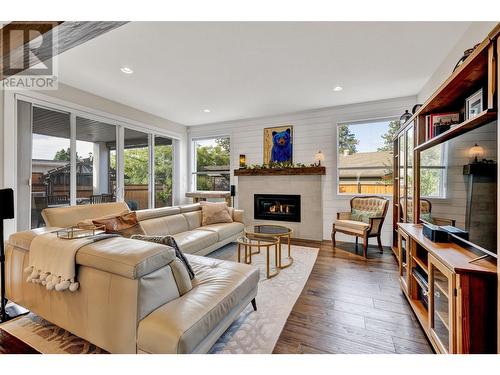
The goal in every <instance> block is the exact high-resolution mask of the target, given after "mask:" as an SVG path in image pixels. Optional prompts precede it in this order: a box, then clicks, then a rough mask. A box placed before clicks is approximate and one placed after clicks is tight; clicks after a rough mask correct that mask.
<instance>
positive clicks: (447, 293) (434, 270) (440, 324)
mask: <svg viewBox="0 0 500 375" xmlns="http://www.w3.org/2000/svg"><path fill="white" fill-rule="evenodd" d="M429 276H430V280H429V289H430V290H429V297H430V299H429V320H430V329H431V337H432V339H433V340H434V342H435V343H436V345H437V346H438V347H439V349H440V350H441V352H442V353H455V339H454V333H455V332H454V331H455V328H454V326H453V323H454V321H455V319H454V314H455V299H454V291H455V274H454V273H453V272H452V271H450V270H449V269H448V268H447V267H446V266H444V265H443V264H441V263H440V262H439V261H438V260H437V259H436V258H434V257H433V256H431V255H430V256H429Z"/></svg>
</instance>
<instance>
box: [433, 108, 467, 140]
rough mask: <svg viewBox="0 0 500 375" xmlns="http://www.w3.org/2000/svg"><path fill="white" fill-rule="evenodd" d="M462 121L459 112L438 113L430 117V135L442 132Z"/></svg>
mask: <svg viewBox="0 0 500 375" xmlns="http://www.w3.org/2000/svg"><path fill="white" fill-rule="evenodd" d="M459 123H460V113H459V112H449V113H436V114H434V115H431V117H430V124H429V125H430V136H431V138H432V137H435V136H436V135H439V134H442V133H444V132H445V131H447V130H449V129H450V128H452V127H453V126H454V125H457V124H459Z"/></svg>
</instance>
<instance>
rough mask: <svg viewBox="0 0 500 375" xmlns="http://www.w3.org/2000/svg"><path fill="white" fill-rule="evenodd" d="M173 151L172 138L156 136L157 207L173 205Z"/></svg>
mask: <svg viewBox="0 0 500 375" xmlns="http://www.w3.org/2000/svg"><path fill="white" fill-rule="evenodd" d="M173 151H174V150H173V145H172V140H171V139H170V138H164V137H158V136H155V140H154V157H155V163H154V165H155V184H154V186H155V193H154V194H155V207H165V206H171V205H172V168H173V166H172V163H173Z"/></svg>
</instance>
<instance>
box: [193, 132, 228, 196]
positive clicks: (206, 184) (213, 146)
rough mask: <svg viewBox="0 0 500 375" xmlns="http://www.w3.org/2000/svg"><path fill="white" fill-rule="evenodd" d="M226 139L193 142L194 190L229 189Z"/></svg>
mask: <svg viewBox="0 0 500 375" xmlns="http://www.w3.org/2000/svg"><path fill="white" fill-rule="evenodd" d="M229 142H230V141H229V138H228V137H218V138H211V139H200V140H195V141H193V150H194V168H195V170H194V171H193V187H194V188H195V190H210V191H228V190H229V189H230V182H229V175H230V169H229V165H230V159H231V155H230V145H229Z"/></svg>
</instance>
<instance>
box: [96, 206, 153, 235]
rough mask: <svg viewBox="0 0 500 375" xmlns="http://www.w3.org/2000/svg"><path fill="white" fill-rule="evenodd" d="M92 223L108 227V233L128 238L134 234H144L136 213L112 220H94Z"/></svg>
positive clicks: (128, 213)
mask: <svg viewBox="0 0 500 375" xmlns="http://www.w3.org/2000/svg"><path fill="white" fill-rule="evenodd" d="M92 223H93V224H95V225H104V226H106V233H113V234H119V235H120V236H123V237H126V238H129V237H131V236H133V235H134V234H144V230H143V229H142V227H141V224H140V223H139V221H138V220H137V214H136V213H135V211H132V212H127V213H126V214H123V215H118V216H113V217H110V218H101V219H93V220H92Z"/></svg>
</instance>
